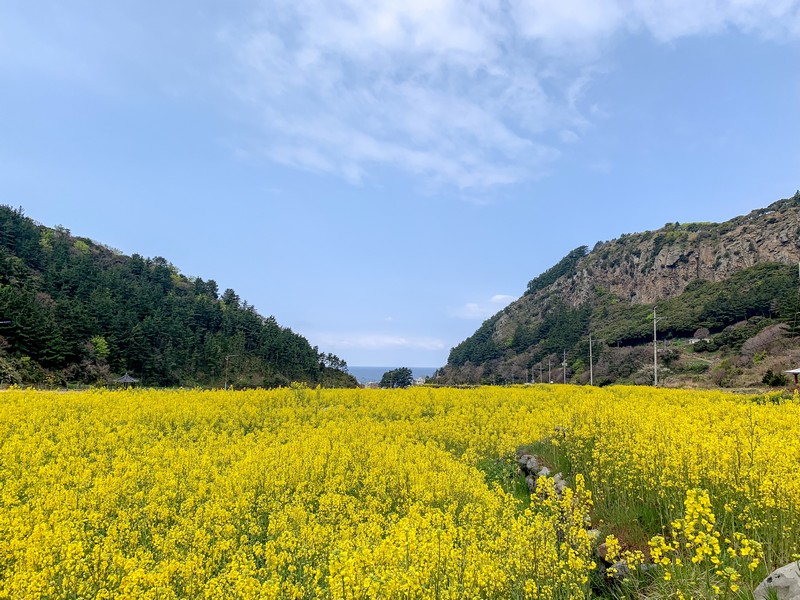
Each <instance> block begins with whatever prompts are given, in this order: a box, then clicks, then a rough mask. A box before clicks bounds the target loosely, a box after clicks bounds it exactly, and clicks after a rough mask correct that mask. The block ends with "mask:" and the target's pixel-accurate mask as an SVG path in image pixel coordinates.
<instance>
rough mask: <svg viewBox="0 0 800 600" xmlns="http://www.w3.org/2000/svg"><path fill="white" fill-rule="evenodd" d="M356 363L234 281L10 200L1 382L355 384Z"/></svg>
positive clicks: (1, 305)
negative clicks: (258, 304)
mask: <svg viewBox="0 0 800 600" xmlns="http://www.w3.org/2000/svg"><path fill="white" fill-rule="evenodd" d="M346 368H347V365H346V363H345V362H344V361H343V360H341V359H339V358H338V357H337V356H335V355H333V354H330V353H323V352H320V351H319V349H318V348H316V347H312V346H311V345H310V344H309V343H308V340H306V338H304V337H303V336H301V335H299V334H297V333H295V332H293V331H292V330H291V329H289V328H287V327H282V326H280V325H279V324H278V322H277V321H276V319H275V318H274V317H272V316H270V317H266V318H265V317H263V316H261V315H260V314H258V313H257V312H256V310H255V309H254V308H253V306H252V305H250V304H248V303H247V302H246V301H243V300H242V299H241V298H240V297H239V295H238V294H237V293H236V292H235V291H234V290H232V289H227V290H225V291H224V292H222V293H220V291H219V289H218V286H217V283H216V282H215V281H214V280H212V279H209V280H207V281H204V280H203V279H201V278H200V277H187V276H185V275H182V274H181V273H180V271H178V269H177V268H176V267H175V266H173V265H172V264H171V263H170V262H169V261H167V260H166V259H165V258H163V257H155V258H144V257H142V256H140V255H138V254H133V255H131V256H126V255H124V254H122V253H121V252H119V251H117V250H114V249H111V248H109V247H107V246H105V245H103V244H101V243H98V242H95V241H93V240H90V239H88V238H82V237H76V236H73V235H72V234H71V232H70V231H69V230H68V229H65V228H64V227H60V226H58V227H55V228H49V227H46V226H44V225H41V224H39V223H36V222H35V221H33V220H32V219H30V218H29V217H26V216H25V215H24V210H23V209H22V208H18V209H13V208H11V207H9V206H4V205H0V382H2V383H15V384H31V383H33V384H48V385H55V386H63V385H67V384H70V383H83V384H106V383H109V382H110V381H111V380H112V379H113V378H114V376H115V375H121V374H122V373H123V372H128V373H131V374H133V375H135V376H136V377H137V378H139V379H141V380H142V383H143V384H145V385H156V386H175V385H182V386H204V387H207V386H211V387H227V386H228V384H231V385H234V386H235V387H257V386H260V387H275V386H280V385H289V384H290V383H291V382H303V383H307V384H310V385H324V386H349V387H354V386H356V385H357V382H356V380H355V378H353V377H352V376H350V375H348V374H347V373H346V372H345V371H346Z"/></svg>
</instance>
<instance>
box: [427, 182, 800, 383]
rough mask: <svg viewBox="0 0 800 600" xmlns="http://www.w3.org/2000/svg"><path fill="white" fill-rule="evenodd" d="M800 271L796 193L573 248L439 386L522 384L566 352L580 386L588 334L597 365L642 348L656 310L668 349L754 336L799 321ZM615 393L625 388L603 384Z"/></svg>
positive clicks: (477, 336) (499, 317)
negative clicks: (726, 333)
mask: <svg viewBox="0 0 800 600" xmlns="http://www.w3.org/2000/svg"><path fill="white" fill-rule="evenodd" d="M799 261H800V192H798V193H796V194H795V195H794V196H792V197H791V198H787V199H783V200H779V201H777V202H774V203H772V204H770V205H769V206H767V207H766V208H762V209H756V210H753V211H751V212H750V213H748V214H747V215H742V216H738V217H734V218H733V219H730V220H728V221H725V222H722V223H686V224H680V223H667V224H666V225H665V226H664V227H662V228H660V229H657V230H653V231H645V232H640V233H634V234H625V235H622V236H620V237H619V238H617V239H614V240H610V241H606V242H598V243H596V244H595V245H594V247H593V248H592V250H591V251H589V249H588V247H587V246H581V247H579V248H576V249H575V250H573V251H571V252H570V253H568V254H567V255H566V256H565V257H564V258H563V259H562V260H561V261H559V262H558V263H556V265H554V266H553V267H551V268H550V269H548V270H546V271H545V272H544V273H542V274H541V275H539V276H538V277H535V278H534V279H532V280H531V281H530V282H529V283H528V287H527V289H526V291H525V293H524V294H523V295H522V296H521V297H520V298H519V299H517V300H516V301H514V302H512V303H511V304H510V305H508V306H507V307H506V308H505V309H503V310H502V311H499V312H498V313H496V314H495V315H493V316H492V317H490V318H489V319H487V320H486V321H484V323H483V324H482V325H481V326H480V327H479V328H478V330H477V331H476V332H475V333H474V334H473V335H472V336H470V337H468V338H467V339H466V340H464V341H463V342H461V344H459V345H457V346H456V347H454V348H453V349H452V350H451V352H450V355H449V357H448V363H447V365H446V366H445V367H444V368H443V369H441V370H440V372H439V373H438V376H439V377H438V379H439V380H440V381H446V382H466V381H467V380H472V381H471V382H477V381H482V382H490V381H493V380H494V381H496V380H497V377H498V376H500V377H501V379H504V380H512V379H515V378H516V379H517V380H518V381H519V380H522V374H523V372H527V373H528V374H530V372H531V370H535V367H536V366H537V364H538V365H539V366H541V362H542V361H543V360H545V359H547V360H548V361H549V363H550V364H551V366H552V364H553V362H554V359H556V358H557V359H558V360H557V364H559V363H561V362H562V356H563V352H566V353H567V355H568V359H570V365H569V367H568V371H570V370H571V371H572V376H573V379H574V380H576V381H580V380H581V377H580V375H582V367H583V366H585V365H586V364H587V363H588V362H589V360H588V359H589V357H588V335H589V333H593V334H594V336H595V339H597V340H603V341H602V342H600V343H601V346H600V348H599V350H600V354H602V353H603V346H602V344H603V343H605V344H606V345H613V344H617V345H619V346H628V347H633V346H637V345H641V344H642V343H645V342H647V341H648V339H649V340H652V310H653V306H654V305H655V306H656V307H657V312H658V314H659V316H661V315H663V318H662V319H660V320H659V323H658V326H659V328H660V329H661V332H662V333H661V335H662V336H664V337H672V338H680V337H689V336H691V334H692V333H693V332H694V331H695V330H697V329H700V328H709V329H711V330H712V331H714V332H715V333H720V332H721V331H722V330H724V329H725V327H728V326H732V325H734V324H735V323H739V322H742V321H747V320H748V319H752V318H755V317H761V318H762V319H763V320H764V321H765V323H766V324H764V325H763V327H767V326H769V325H770V324H776V323H777V322H779V321H780V322H784V323H786V321H787V319H794V320H796V316H797V289H798V288H797V283H798V282H797V277H798V276H797V264H798V262H799ZM790 282H791V285H790ZM681 298H683V300H680V299H681ZM661 309H663V310H661ZM648 314H649V315H650V317H649V318H650V321H649V322H648ZM781 320H782V321H781ZM737 343H738V342H737ZM556 355H558V356H556ZM595 358H596V357H595ZM575 363H578V364H577V365H576V366H573V365H574V364H575ZM515 371H516V373H515ZM515 374H516V377H515ZM562 375H563V374H562ZM640 375H641V373H640ZM651 377H652V375H651ZM528 378H530V375H528ZM639 379H640V380H641V379H643V378H642V377H639ZM616 381H625V382H629V380H627V379H626V378H625V377H615V376H612V377H611V379H610V381H607V382H616Z"/></svg>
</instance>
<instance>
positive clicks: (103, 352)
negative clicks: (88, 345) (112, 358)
mask: <svg viewBox="0 0 800 600" xmlns="http://www.w3.org/2000/svg"><path fill="white" fill-rule="evenodd" d="M91 342H92V348H93V349H94V354H95V356H97V358H99V359H102V360H105V359H106V358H108V355H109V354H111V350H110V349H109V348H108V342H107V341H106V338H104V337H103V336H102V335H96V336H94V337H93V338H92V339H91Z"/></svg>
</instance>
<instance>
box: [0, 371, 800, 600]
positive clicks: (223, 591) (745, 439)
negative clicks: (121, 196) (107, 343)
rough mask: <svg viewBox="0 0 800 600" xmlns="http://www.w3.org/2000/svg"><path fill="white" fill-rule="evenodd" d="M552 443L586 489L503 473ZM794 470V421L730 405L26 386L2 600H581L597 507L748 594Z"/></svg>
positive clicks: (707, 399)
mask: <svg viewBox="0 0 800 600" xmlns="http://www.w3.org/2000/svg"><path fill="white" fill-rule="evenodd" d="M544 439H547V440H550V442H551V443H552V444H553V445H556V446H557V448H558V450H559V451H560V452H563V454H564V455H565V456H567V457H568V458H569V460H570V461H571V464H572V465H573V470H574V472H575V473H582V474H583V475H585V477H586V480H585V484H584V479H583V477H581V476H579V475H578V476H576V477H575V478H574V486H573V487H572V488H568V490H567V491H566V493H565V494H564V495H563V496H562V497H559V496H558V495H557V494H556V493H555V492H554V490H553V489H552V481H550V482H549V483H548V482H543V483H542V485H541V486H540V488H539V489H540V492H539V494H537V495H536V496H534V497H533V498H532V499H531V501H530V504H528V503H527V499H525V498H522V499H520V498H517V497H515V496H514V495H513V494H512V493H511V492H510V491H508V488H505V489H504V488H503V487H502V486H501V485H499V484H498V483H497V482H495V481H494V480H493V479H492V478H491V477H487V475H486V473H485V472H484V470H485V464H486V463H487V461H495V462H498V464H502V465H506V466H508V465H511V464H512V460H513V453H514V451H515V450H516V449H517V448H518V447H519V446H521V445H523V444H530V443H532V442H536V441H538V440H544ZM798 464H800V407H799V406H798V405H797V404H795V403H787V404H784V405H780V406H772V405H767V406H760V405H755V404H753V403H752V402H749V401H747V400H746V399H743V398H737V397H734V396H730V395H725V394H721V393H713V392H705V393H691V392H679V391H667V390H653V389H647V388H625V387H619V388H610V389H609V388H605V389H597V388H577V387H571V386H535V387H532V388H522V387H519V388H477V389H472V390H453V389H427V388H418V389H411V390H398V391H390V390H313V389H305V388H302V387H293V388H288V389H281V390H274V391H247V392H223V391H207V392H204V391H159V392H156V391H149V390H135V391H125V392H122V391H120V392H108V391H102V390H100V391H92V392H85V393H43V392H33V391H23V390H10V391H7V392H4V393H2V394H0V598H13V599H17V598H165V599H168V598H209V599H210V598H337V599H345V598H347V599H350V598H453V599H455V598H581V597H588V596H589V595H590V591H589V576H590V573H591V571H592V570H593V569H594V567H595V565H594V563H593V552H592V539H591V538H590V536H589V533H588V532H587V530H586V524H587V521H588V515H589V511H590V509H591V507H592V503H593V500H594V502H595V503H598V502H603V503H605V504H606V505H609V504H613V503H615V502H618V503H635V502H638V503H649V504H650V505H652V506H654V507H656V510H657V511H658V514H659V515H660V518H661V519H662V521H663V524H664V527H665V535H664V536H662V537H661V538H660V539H655V538H654V540H655V541H653V543H652V544H651V553H652V558H653V560H654V561H655V562H657V563H658V564H659V565H661V566H660V567H659V568H663V569H664V571H663V573H662V574H663V575H664V577H665V578H666V577H675V576H676V575H679V574H680V573H679V571H678V570H676V569H679V568H680V566H681V565H680V564H678V563H677V562H676V561H678V560H681V559H682V557H683V558H684V563H689V564H692V563H691V561H692V560H693V559H694V558H695V557H699V558H698V561H697V563H694V565H695V566H696V567H698V568H699V567H701V566H702V567H704V566H706V565H707V566H708V568H710V569H712V574H713V575H714V576H715V579H714V583H713V585H717V586H719V585H725V586H727V587H726V588H725V589H729V590H732V591H734V592H735V591H736V590H737V589H738V588H739V586H740V585H741V586H742V587H744V585H745V583H748V584H749V582H744V581H742V577H745V576H748V574H749V573H751V572H752V571H753V570H756V569H758V568H761V565H763V561H764V559H765V560H766V561H767V562H769V563H774V562H777V561H779V560H781V559H782V558H784V557H786V558H787V561H788V559H789V557H791V555H792V554H794V553H797V552H798V550H799V549H798V548H797V546H796V542H795V540H798V539H800V515H798V506H800V479H798V478H796V477H794V476H793V475H792V474H793V473H794V472H795V471H796V468H797V465H798ZM589 490H592V493H590V492H589ZM687 492H688V493H689V494H690V495H687ZM780 532H782V533H780ZM756 540H758V541H756ZM759 541H760V542H761V544H763V550H762V546H761V544H759ZM676 543H677V544H683V546H684V547H682V548H676V547H675V544H676ZM687 543H688V544H690V547H686V546H685V545H686V544H687ZM656 548H660V550H656ZM617 552H620V551H619V549H618V550H617ZM659 552H660V553H659ZM623 554H624V553H623ZM626 556H627V557H628V558H629V559H631V557H633V556H637V558H635V559H631V562H632V563H633V564H632V566H634V567H635V563H636V562H637V561H638V562H641V561H642V558H643V557H642V555H641V553H639V554H638V555H636V554H635V552H627V554H626ZM762 556H763V559H762ZM714 558H717V559H719V560H720V561H721V562H720V563H719V564H716V563H714V561H713V560H712V559H714ZM734 559H735V562H736V564H734V562H732V561H733V560H734ZM739 564H744V565H750V567H749V568H744V569H742V568H739V567H738V565H739ZM726 569H731V570H730V571H726ZM715 571H719V574H717V573H716V572H715ZM664 583H665V584H666V582H664ZM724 591H725V590H723V592H724ZM681 593H682V592H681ZM676 594H677V593H676ZM687 597H688V596H687Z"/></svg>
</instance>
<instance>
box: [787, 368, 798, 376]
mask: <svg viewBox="0 0 800 600" xmlns="http://www.w3.org/2000/svg"><path fill="white" fill-rule="evenodd" d="M784 373H791V374H792V375H800V369H792V370H791V371H784Z"/></svg>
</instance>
